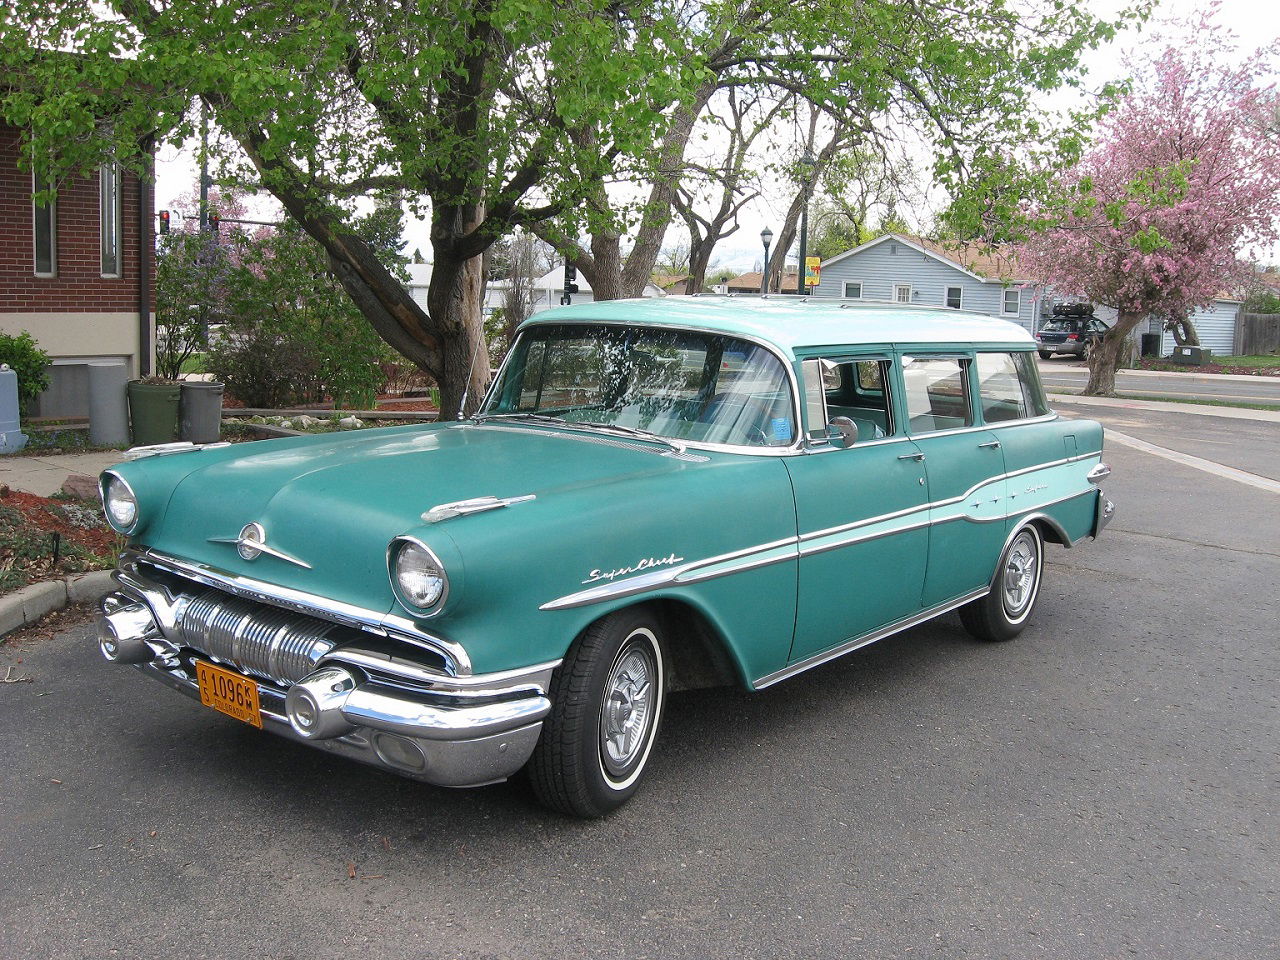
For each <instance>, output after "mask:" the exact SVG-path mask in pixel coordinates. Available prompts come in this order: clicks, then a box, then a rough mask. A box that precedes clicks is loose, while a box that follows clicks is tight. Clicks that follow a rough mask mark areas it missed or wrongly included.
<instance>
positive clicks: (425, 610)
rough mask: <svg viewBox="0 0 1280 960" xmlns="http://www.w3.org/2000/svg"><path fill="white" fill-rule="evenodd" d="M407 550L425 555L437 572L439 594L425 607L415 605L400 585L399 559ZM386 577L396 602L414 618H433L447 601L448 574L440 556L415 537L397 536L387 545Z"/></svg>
mask: <svg viewBox="0 0 1280 960" xmlns="http://www.w3.org/2000/svg"><path fill="white" fill-rule="evenodd" d="M409 549H417V550H420V551H422V552H423V553H424V554H426V558H427V560H428V561H429V562H430V563H431V565H432V566H434V567H435V569H436V570H437V571H439V575H440V594H439V596H437V597H436V598H435V599H434V600H432V601H431V602H430V603H428V604H426V605H423V604H419V603H416V602H415V601H414V600H413V598H412V597H411V596H410V595H409V594H408V592H407V591H406V590H405V589H404V588H403V587H402V586H401V583H400V572H399V570H400V558H401V557H402V556H403V555H404V553H405V551H407V550H409ZM387 576H388V578H389V579H390V581H391V591H392V593H394V594H395V597H396V600H397V601H398V602H399V604H400V605H401V606H402V607H404V608H405V609H406V610H408V611H409V612H410V613H412V614H414V615H415V616H420V617H430V616H434V615H435V614H437V613H439V612H440V611H441V610H443V609H444V605H445V603H446V602H447V601H448V599H449V572H448V571H447V570H446V569H445V565H444V563H443V561H441V559H440V555H439V554H438V553H436V551H434V550H432V549H431V547H429V546H427V544H425V543H423V542H422V541H421V540H419V539H418V538H417V537H413V536H408V535H404V536H399V537H396V538H395V539H393V540H392V541H391V542H390V543H389V544H387Z"/></svg>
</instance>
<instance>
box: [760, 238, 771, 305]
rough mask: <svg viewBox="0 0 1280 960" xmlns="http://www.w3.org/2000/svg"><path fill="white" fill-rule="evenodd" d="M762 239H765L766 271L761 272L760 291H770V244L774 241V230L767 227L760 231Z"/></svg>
mask: <svg viewBox="0 0 1280 960" xmlns="http://www.w3.org/2000/svg"><path fill="white" fill-rule="evenodd" d="M760 239H761V240H762V241H764V271H763V272H762V273H761V274H760V292H761V293H768V292H769V244H771V243H773V231H772V230H770V229H769V228H768V227H765V228H764V229H763V230H761V231H760Z"/></svg>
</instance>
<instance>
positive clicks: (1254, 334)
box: [1240, 313, 1280, 357]
mask: <svg viewBox="0 0 1280 960" xmlns="http://www.w3.org/2000/svg"><path fill="white" fill-rule="evenodd" d="M1277 351H1280V313H1242V314H1241V315H1240V354H1241V355H1242V356H1246V357H1256V356H1259V355H1261V354H1264V353H1275V352H1277Z"/></svg>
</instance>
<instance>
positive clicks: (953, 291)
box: [947, 287, 964, 310]
mask: <svg viewBox="0 0 1280 960" xmlns="http://www.w3.org/2000/svg"><path fill="white" fill-rule="evenodd" d="M963 304H964V288H963V287H947V306H948V307H950V308H951V309H952V310H959V309H961V308H962V306H963Z"/></svg>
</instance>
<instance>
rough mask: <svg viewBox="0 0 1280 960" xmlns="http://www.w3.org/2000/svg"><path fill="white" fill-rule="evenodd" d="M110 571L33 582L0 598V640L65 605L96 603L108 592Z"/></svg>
mask: <svg viewBox="0 0 1280 960" xmlns="http://www.w3.org/2000/svg"><path fill="white" fill-rule="evenodd" d="M111 573H112V571H110V570H92V571H90V572H89V573H77V574H75V575H74V576H70V577H67V578H66V579H64V580H46V581H45V582H43V583H33V584H31V585H30V586H27V587H23V588H22V589H21V590H15V591H14V592H13V593H9V594H6V595H5V596H3V597H0V637H3V636H6V635H8V634H10V633H12V632H13V631H14V630H17V629H19V628H20V627H25V626H30V625H31V624H33V623H35V622H36V621H37V620H39V619H40V618H41V617H43V616H44V615H45V614H48V613H53V611H55V610H61V609H62V608H63V607H65V606H66V605H67V604H68V603H80V602H81V601H83V600H96V599H98V597H101V596H103V595H104V594H106V593H107V592H108V591H109V590H110V589H111V584H112V580H111Z"/></svg>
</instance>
